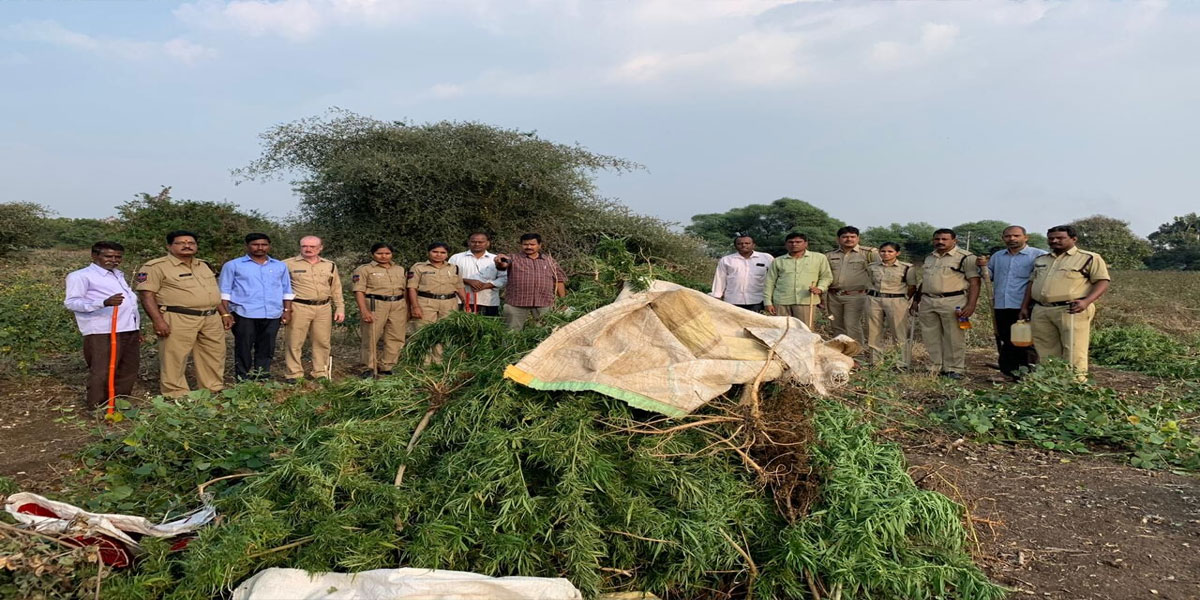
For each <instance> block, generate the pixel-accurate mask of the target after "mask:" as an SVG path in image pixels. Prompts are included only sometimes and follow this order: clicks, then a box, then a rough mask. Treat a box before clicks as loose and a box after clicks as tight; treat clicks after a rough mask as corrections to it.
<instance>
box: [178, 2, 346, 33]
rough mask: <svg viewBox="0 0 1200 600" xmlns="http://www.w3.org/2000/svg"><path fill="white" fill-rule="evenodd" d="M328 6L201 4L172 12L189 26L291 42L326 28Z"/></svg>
mask: <svg viewBox="0 0 1200 600" xmlns="http://www.w3.org/2000/svg"><path fill="white" fill-rule="evenodd" d="M329 7H330V5H329V4H328V3H324V2H319V0H317V1H313V2H310V1H309V0H281V1H279V2H268V1H265V0H234V1H233V2H220V1H218V0H201V1H200V2H196V3H193V4H184V5H181V6H180V7H179V8H177V9H175V16H176V17H177V18H178V19H180V20H181V21H183V22H184V23H187V24H189V25H193V26H198V27H205V28H210V29H232V30H235V31H240V32H242V33H246V34H249V35H252V36H261V35H278V36H281V37H284V38H287V39H290V40H305V39H308V38H311V37H313V36H314V35H316V33H317V32H318V31H319V30H320V29H321V28H322V27H324V25H325V20H326V15H325V14H324V10H323V9H328V8H329Z"/></svg>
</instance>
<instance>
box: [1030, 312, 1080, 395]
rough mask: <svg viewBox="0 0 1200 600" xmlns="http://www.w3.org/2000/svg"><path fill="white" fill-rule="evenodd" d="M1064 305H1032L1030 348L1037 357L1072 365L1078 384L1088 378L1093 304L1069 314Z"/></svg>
mask: <svg viewBox="0 0 1200 600" xmlns="http://www.w3.org/2000/svg"><path fill="white" fill-rule="evenodd" d="M1067 308H1068V307H1066V306H1038V305H1036V304H1035V305H1033V318H1031V319H1030V325H1031V326H1032V327H1033V347H1034V348H1036V349H1037V353H1038V357H1040V358H1045V357H1047V356H1055V357H1058V358H1061V359H1064V360H1068V361H1070V362H1071V366H1072V367H1075V371H1076V376H1077V377H1078V378H1079V380H1080V381H1083V380H1084V379H1087V372H1088V343H1089V341H1090V339H1091V333H1092V317H1093V316H1094V315H1095V314H1096V305H1095V304H1089V305H1088V307H1087V308H1085V309H1084V310H1083V312H1080V313H1075V314H1071V313H1069V312H1067Z"/></svg>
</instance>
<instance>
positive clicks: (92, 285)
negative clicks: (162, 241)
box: [63, 242, 141, 408]
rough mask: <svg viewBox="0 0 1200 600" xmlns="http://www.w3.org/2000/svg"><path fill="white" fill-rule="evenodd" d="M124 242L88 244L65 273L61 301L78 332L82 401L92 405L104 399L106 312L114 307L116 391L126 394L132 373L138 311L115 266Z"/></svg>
mask: <svg viewBox="0 0 1200 600" xmlns="http://www.w3.org/2000/svg"><path fill="white" fill-rule="evenodd" d="M124 257H125V248H124V246H122V245H121V244H118V243H116V242H96V243H95V244H92V264H90V265H88V266H86V267H84V268H82V269H79V270H78V271H73V272H71V273H70V274H69V275H67V295H66V299H65V300H64V301H63V305H64V306H66V307H67V310H70V311H71V312H73V313H75V322H76V324H78V325H79V332H80V333H82V334H83V359H84V361H86V362H87V366H88V378H87V402H88V407H89V408H96V407H99V406H102V405H104V404H105V403H106V402H107V401H108V362H109V356H110V354H109V350H110V348H111V344H112V339H111V335H112V330H113V325H112V315H113V311H114V310H116V311H117V327H116V330H117V365H116V373H115V377H114V380H115V381H114V383H115V386H114V387H115V390H116V395H118V396H128V395H130V394H131V393H132V392H133V383H134V381H136V380H137V374H138V360H139V359H138V349H139V348H140V346H141V331H140V330H141V317H140V316H139V315H138V299H137V294H135V293H134V292H133V289H132V288H130V287H129V283H128V282H127V281H125V274H124V273H122V272H121V270H120V269H118V268H117V266H119V265H120V264H121V259H122V258H124Z"/></svg>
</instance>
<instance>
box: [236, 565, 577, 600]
mask: <svg viewBox="0 0 1200 600" xmlns="http://www.w3.org/2000/svg"><path fill="white" fill-rule="evenodd" d="M582 599H583V595H582V594H580V593H579V590H577V589H575V586H573V585H571V582H570V581H567V580H566V579H562V578H551V577H488V576H486V575H479V574H477V573H465V572H462V571H435V570H430V569H376V570H374V571H362V572H360V573H309V572H308V571H301V570H300V569H280V568H273V569H267V570H265V571H260V572H259V573H256V574H255V575H254V576H253V577H251V578H249V579H247V580H245V581H243V582H242V584H241V585H239V586H237V589H235V590H233V600H582Z"/></svg>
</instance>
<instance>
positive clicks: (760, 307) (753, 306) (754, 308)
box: [734, 302, 763, 313]
mask: <svg viewBox="0 0 1200 600" xmlns="http://www.w3.org/2000/svg"><path fill="white" fill-rule="evenodd" d="M734 306H736V307H738V308H744V309H746V310H748V311H752V312H756V313H760V312H762V311H763V303H762V302H759V303H758V304H734Z"/></svg>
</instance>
